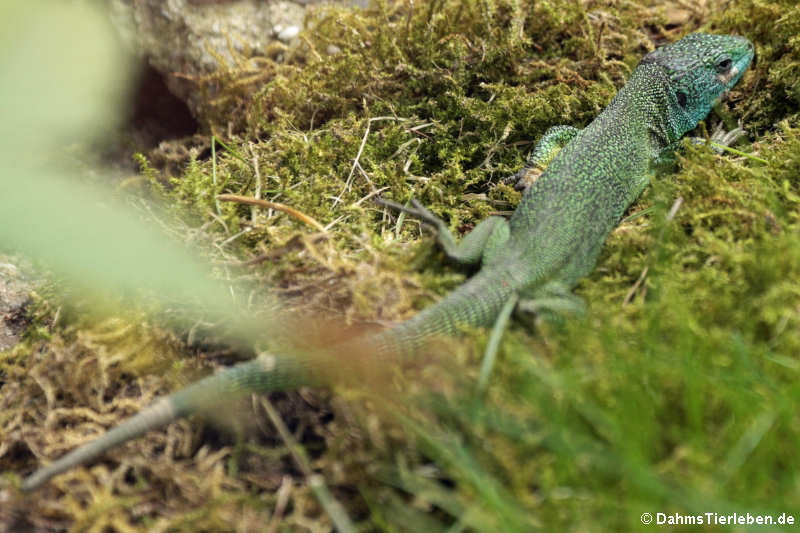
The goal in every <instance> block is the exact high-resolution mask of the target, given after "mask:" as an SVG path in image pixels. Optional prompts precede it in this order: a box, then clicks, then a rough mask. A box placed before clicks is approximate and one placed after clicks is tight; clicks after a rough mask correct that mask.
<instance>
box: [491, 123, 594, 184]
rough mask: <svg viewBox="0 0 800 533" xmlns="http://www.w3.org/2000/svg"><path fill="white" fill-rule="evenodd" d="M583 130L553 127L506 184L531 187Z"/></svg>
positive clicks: (506, 180) (570, 127)
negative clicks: (560, 152) (559, 153)
mask: <svg viewBox="0 0 800 533" xmlns="http://www.w3.org/2000/svg"><path fill="white" fill-rule="evenodd" d="M580 131H581V130H579V129H578V128H575V127H573V126H553V127H551V128H550V129H548V130H547V131H546V132H545V134H544V135H543V136H542V138H541V139H539V142H537V143H536V146H535V147H534V148H533V150H531V153H530V155H529V156H528V161H527V162H526V163H525V166H524V167H522V168H521V169H520V170H519V171H518V172H516V173H515V174H512V175H511V176H509V177H508V178H505V179H504V180H503V182H504V183H514V188H515V189H519V190H523V189H527V188H528V187H530V186H531V185H532V184H533V182H534V181H536V178H538V177H539V175H540V174H541V173H542V172H544V169H545V168H547V165H549V164H550V161H552V160H553V158H554V157H555V156H556V154H558V152H559V151H561V149H562V148H564V146H566V145H567V143H568V142H570V141H571V140H572V139H574V138H575V136H576V135H578V133H579V132H580Z"/></svg>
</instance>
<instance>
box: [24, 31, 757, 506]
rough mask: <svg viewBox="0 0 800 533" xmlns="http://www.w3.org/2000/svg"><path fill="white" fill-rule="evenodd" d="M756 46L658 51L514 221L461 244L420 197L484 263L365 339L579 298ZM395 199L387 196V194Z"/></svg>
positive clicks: (272, 370)
mask: <svg viewBox="0 0 800 533" xmlns="http://www.w3.org/2000/svg"><path fill="white" fill-rule="evenodd" d="M752 58H753V45H752V44H751V43H750V42H749V41H748V40H746V39H744V38H742V37H736V36H723V35H709V34H691V35H689V36H687V37H684V38H683V39H681V40H679V41H677V42H675V43H672V44H669V45H666V46H663V47H661V48H658V49H656V50H655V51H653V52H651V53H649V54H647V55H646V56H645V57H644V58H643V59H642V61H641V63H640V64H639V66H638V67H637V68H636V70H635V71H634V72H633V74H632V75H631V77H630V79H629V80H628V82H627V83H626V84H625V86H624V87H623V88H622V89H621V90H620V91H619V93H618V94H617V95H616V97H615V98H614V99H613V101H612V102H611V104H609V106H608V107H607V108H606V109H605V110H604V111H603V112H602V113H601V114H600V115H599V116H598V117H597V118H596V119H595V120H594V121H593V122H592V123H591V124H589V125H588V126H587V127H585V128H584V129H582V130H578V129H576V128H574V127H570V126H557V127H554V128H551V129H550V130H548V131H547V132H546V133H545V135H544V136H543V138H542V139H541V140H540V142H539V143H538V145H537V146H536V147H535V148H534V150H533V151H532V153H531V156H530V157H529V159H528V162H527V164H526V166H525V168H523V169H522V170H521V171H520V172H519V173H517V175H516V176H517V177H519V178H521V179H522V180H523V181H524V180H525V178H526V177H528V176H530V175H531V174H532V173H534V171H535V169H539V170H541V169H543V172H541V175H540V176H539V177H538V178H537V179H536V180H535V181H533V183H532V184H531V185H530V186H529V187H528V188H527V190H526V192H525V193H524V195H523V197H522V200H521V201H520V204H519V206H518V207H517V209H516V210H515V211H514V214H513V215H512V216H511V218H510V219H509V220H508V221H506V220H505V219H504V218H501V217H490V218H489V219H487V220H484V221H482V222H481V223H480V224H478V225H477V226H476V227H475V229H474V230H473V231H472V232H470V233H469V234H468V235H466V236H465V237H464V238H463V239H462V241H461V242H460V243H459V244H456V242H455V240H454V239H453V237H452V235H451V234H450V233H449V231H448V229H447V227H446V225H445V223H444V222H443V221H441V220H440V219H438V218H436V217H434V216H433V215H432V214H431V213H430V212H429V211H428V210H426V209H425V208H424V207H422V206H421V205H420V204H419V203H417V202H413V203H412V207H411V208H405V207H400V206H398V205H397V204H391V203H388V204H389V205H392V206H394V207H398V208H400V209H403V210H405V211H407V212H409V213H411V214H412V215H415V216H417V217H419V218H420V219H422V221H423V222H425V223H427V224H430V225H432V226H433V227H434V228H435V229H436V230H437V233H438V240H439V243H440V244H441V246H442V248H443V249H444V251H445V253H446V254H447V256H448V257H450V258H451V259H453V260H455V261H456V262H458V263H461V264H467V265H469V264H473V265H475V264H480V265H481V268H480V270H479V271H478V273H477V274H476V275H474V276H473V277H472V278H470V279H469V280H468V281H467V282H465V283H464V284H463V285H461V286H460V287H458V288H457V289H455V290H454V291H453V292H451V293H450V294H449V295H447V296H446V297H445V298H444V299H443V300H441V301H440V302H439V303H438V304H436V305H433V306H431V307H429V308H428V309H426V310H423V311H422V312H420V313H419V314H418V315H416V316H415V317H414V318H412V319H410V320H408V321H406V322H403V323H400V324H398V325H396V326H394V327H391V328H388V329H386V330H384V331H381V332H379V333H376V334H374V335H371V336H369V337H368V338H366V339H365V340H362V341H361V342H362V345H366V346H367V347H368V348H369V350H370V351H372V352H375V353H376V354H389V353H401V354H408V353H411V352H413V351H415V350H417V349H418V348H419V347H420V346H422V344H423V343H424V342H425V341H426V339H429V338H430V337H431V336H434V335H452V334H454V333H456V332H457V331H458V330H459V329H460V328H461V327H463V326H490V325H491V324H492V323H493V322H494V321H495V320H496V318H497V317H498V315H499V314H500V311H501V309H503V307H504V306H506V304H507V302H509V301H510V300H512V299H516V298H519V299H520V305H525V306H527V307H528V308H543V307H544V308H548V307H559V302H560V303H561V307H563V305H564V302H566V303H567V304H566V305H567V306H574V305H575V301H576V300H577V297H576V296H574V295H572V293H571V292H570V290H571V289H572V288H573V287H574V286H575V284H576V283H577V281H578V280H579V279H580V278H581V277H583V276H585V275H586V274H588V273H589V272H590V271H591V270H592V269H593V268H594V264H595V261H596V259H597V256H598V253H599V252H600V249H601V247H602V245H603V242H604V241H605V239H606V236H607V235H608V233H609V232H610V231H611V230H612V229H613V228H614V227H615V226H616V224H617V223H618V222H619V220H620V218H621V217H622V215H623V213H624V211H625V210H626V209H627V208H628V206H629V205H630V204H631V203H632V202H633V201H634V200H635V199H636V198H637V197H638V196H639V194H640V193H641V192H642V190H643V189H644V188H645V187H646V186H647V184H648V181H649V179H650V177H651V175H652V173H653V166H654V164H656V163H659V162H661V161H663V160H665V159H668V158H669V157H670V155H671V154H672V152H673V151H674V150H675V148H676V147H677V144H678V142H679V139H680V138H681V137H682V136H683V135H684V134H685V133H687V132H688V131H690V130H692V129H693V128H695V126H697V124H698V123H699V121H701V120H702V119H704V118H705V117H706V116H707V115H708V113H709V112H710V110H711V108H712V106H713V105H714V104H715V103H716V102H717V101H718V100H719V99H720V98H721V97H722V96H723V95H724V94H725V93H726V91H728V90H729V89H730V88H732V87H733V86H734V85H735V84H736V83H737V82H738V81H739V79H740V78H741V76H742V73H743V72H744V70H745V69H746V68H747V67H748V65H749V64H750V62H751V60H752ZM385 203H386V202H385ZM321 374H322V371H321V370H320V369H319V368H316V369H315V368H314V364H313V361H311V362H309V361H304V360H303V359H297V358H292V357H278V356H273V355H266V354H264V355H260V356H259V357H257V358H256V359H254V360H252V361H249V362H245V363H241V364H239V365H236V366H234V367H232V368H230V369H228V370H225V371H223V372H221V373H219V374H217V375H215V376H210V377H207V378H205V379H203V380H201V381H198V382H197V383H195V384H193V385H191V386H189V387H187V388H185V389H183V390H181V391H178V392H176V393H174V394H172V395H170V396H167V397H165V398H162V399H160V400H159V401H157V402H156V403H155V404H153V405H152V406H150V407H149V408H147V409H145V410H144V411H142V412H141V413H139V414H137V415H135V416H133V417H132V418H130V419H128V420H127V421H125V422H123V423H122V424H120V425H119V426H117V427H116V428H113V429H111V430H110V431H108V432H107V433H106V434H104V435H103V436H101V437H100V438H98V439H96V440H95V441H93V442H90V443H88V444H86V445H84V446H82V447H80V448H78V449H76V450H74V451H72V452H70V453H68V454H67V455H65V456H64V457H62V458H61V459H59V460H57V461H55V462H54V463H52V464H50V465H49V466H46V467H44V468H41V469H40V470H38V471H36V472H35V473H34V474H32V475H31V476H30V477H28V478H27V479H26V480H25V481H24V483H23V485H22V487H23V489H24V490H32V489H35V488H37V487H39V486H40V485H42V484H43V483H45V482H46V481H47V480H49V479H50V478H52V477H53V476H55V475H57V474H59V473H61V472H64V471H65V470H67V469H69V468H72V467H74V466H77V465H80V464H83V463H86V462H88V461H90V460H92V459H94V458H96V457H97V456H99V455H101V454H102V453H104V452H105V451H107V450H108V449H110V448H112V447H114V446H116V445H118V444H120V443H122V442H125V441H127V440H130V439H132V438H135V437H137V436H139V435H141V434H142V433H144V432H146V431H149V430H151V429H155V428H157V427H160V426H162V425H165V424H167V423H169V422H171V421H173V420H175V419H177V418H179V417H182V416H186V415H188V414H191V413H195V412H199V411H202V410H204V409H207V408H209V407H211V406H214V405H216V404H218V403H219V402H220V401H222V400H223V399H226V398H229V397H231V396H235V395H237V394H248V393H251V392H266V391H272V390H280V389H287V388H291V387H296V386H298V385H301V384H305V383H316V382H317V380H316V379H315V376H320V375H321Z"/></svg>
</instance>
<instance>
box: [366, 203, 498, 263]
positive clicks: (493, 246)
mask: <svg viewBox="0 0 800 533" xmlns="http://www.w3.org/2000/svg"><path fill="white" fill-rule="evenodd" d="M379 203H380V204H382V205H385V206H387V207H391V208H392V209H396V210H398V211H403V212H405V213H407V214H409V215H411V216H413V217H415V218H418V219H420V220H421V221H422V222H423V223H425V224H426V225H428V226H430V227H432V228H433V229H434V231H435V232H436V239H437V241H438V242H439V246H440V247H441V248H442V250H444V253H445V255H447V257H448V259H450V260H451V261H453V262H454V263H457V264H459V265H463V266H475V265H478V264H480V263H484V264H485V263H486V262H487V261H491V259H492V258H493V257H496V256H497V254H498V252H499V251H500V250H501V249H502V248H503V247H504V245H505V244H506V242H507V241H508V236H509V227H508V221H506V219H505V218H503V217H499V216H491V217H489V218H487V219H485V220H482V221H480V222H479V223H478V224H477V225H476V226H475V227H474V228H473V229H472V231H470V232H469V233H467V234H466V235H465V236H464V237H463V238H462V239H461V241H460V242H457V241H456V239H455V237H454V236H453V234H452V233H451V232H450V229H449V228H448V227H447V224H446V223H445V222H444V220H442V219H441V218H439V217H437V216H436V215H434V214H433V213H431V212H430V211H429V210H428V209H427V208H426V207H425V206H423V205H422V204H421V203H419V202H418V201H417V200H411V207H406V206H403V205H400V204H397V203H395V202H391V201H388V200H384V199H379Z"/></svg>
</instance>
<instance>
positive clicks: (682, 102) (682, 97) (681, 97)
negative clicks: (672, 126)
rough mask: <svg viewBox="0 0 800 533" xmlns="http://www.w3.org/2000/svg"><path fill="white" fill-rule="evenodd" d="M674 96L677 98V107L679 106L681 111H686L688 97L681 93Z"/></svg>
mask: <svg viewBox="0 0 800 533" xmlns="http://www.w3.org/2000/svg"><path fill="white" fill-rule="evenodd" d="M675 96H676V97H677V98H678V105H679V106H681V109H686V104H687V103H688V102H689V97H688V96H687V95H686V93H685V92H683V91H678V92H677V93H675Z"/></svg>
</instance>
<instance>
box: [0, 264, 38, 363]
mask: <svg viewBox="0 0 800 533" xmlns="http://www.w3.org/2000/svg"><path fill="white" fill-rule="evenodd" d="M19 264H20V263H19V261H18V260H17V259H16V258H10V257H8V256H4V255H0V351H2V350H7V349H8V348H11V347H13V346H14V345H15V344H17V343H18V342H19V339H20V336H21V335H22V332H23V331H24V330H25V327H26V326H27V321H26V319H25V306H26V305H27V303H28V302H29V300H30V297H29V294H30V292H31V290H32V284H31V282H30V281H29V280H28V279H27V278H26V276H25V275H24V273H23V270H22V268H21V267H20V266H18V265H19Z"/></svg>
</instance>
